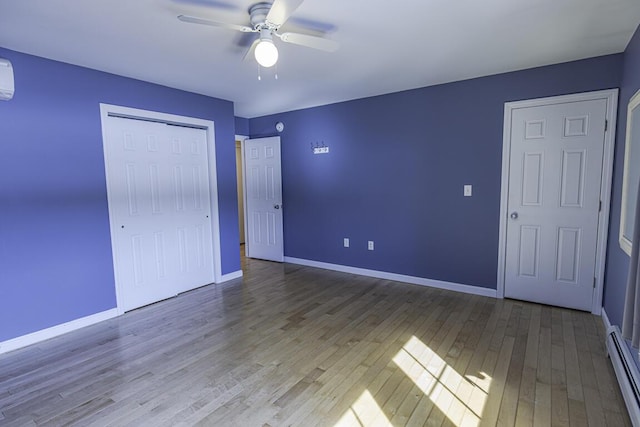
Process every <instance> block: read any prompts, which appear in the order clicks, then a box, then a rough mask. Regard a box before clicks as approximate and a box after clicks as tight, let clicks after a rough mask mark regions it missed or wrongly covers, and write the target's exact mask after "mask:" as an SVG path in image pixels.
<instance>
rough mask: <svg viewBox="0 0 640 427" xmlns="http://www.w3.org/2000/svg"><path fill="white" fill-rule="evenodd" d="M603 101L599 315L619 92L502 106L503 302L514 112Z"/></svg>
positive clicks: (596, 307)
mask: <svg viewBox="0 0 640 427" xmlns="http://www.w3.org/2000/svg"><path fill="white" fill-rule="evenodd" d="M599 99H604V100H606V101H607V111H606V120H607V127H606V129H605V133H604V152H603V157H602V180H601V182H600V201H601V203H602V205H601V209H600V212H599V214H598V237H597V239H598V240H597V242H598V243H597V248H596V259H595V274H594V275H595V279H596V283H595V288H594V289H593V299H592V305H591V313H593V314H596V315H600V312H601V311H602V292H603V289H604V268H605V262H606V254H607V238H608V232H609V211H610V202H611V184H612V179H613V157H614V146H615V136H616V117H617V110H618V89H608V90H600V91H594V92H584V93H577V94H571V95H560V96H552V97H546V98H537V99H528V100H523V101H513V102H505V104H504V123H503V136H502V180H501V194H500V232H499V245H498V277H497V279H498V280H497V288H496V294H497V297H498V298H504V287H505V270H506V254H507V253H506V250H507V241H506V239H507V219H508V218H507V217H508V212H507V208H508V206H507V204H508V194H509V169H510V164H509V162H510V157H511V117H512V114H513V111H514V110H516V109H520V108H528V107H540V106H546V105H554V104H565V103H569V102H580V101H593V100H599Z"/></svg>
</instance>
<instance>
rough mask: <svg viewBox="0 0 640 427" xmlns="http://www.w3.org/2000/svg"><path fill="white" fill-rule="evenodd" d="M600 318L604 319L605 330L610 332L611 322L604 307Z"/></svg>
mask: <svg viewBox="0 0 640 427" xmlns="http://www.w3.org/2000/svg"><path fill="white" fill-rule="evenodd" d="M600 316H601V317H602V324H603V325H604V330H605V331H608V330H609V328H610V327H611V322H610V321H609V316H607V312H606V311H604V307H602V309H601V312H600Z"/></svg>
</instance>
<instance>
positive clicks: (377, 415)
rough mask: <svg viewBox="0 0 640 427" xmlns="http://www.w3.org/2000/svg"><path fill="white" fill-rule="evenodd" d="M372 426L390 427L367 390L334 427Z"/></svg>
mask: <svg viewBox="0 0 640 427" xmlns="http://www.w3.org/2000/svg"><path fill="white" fill-rule="evenodd" d="M374 424H375V425H376V426H381V427H383V426H385V427H386V426H389V427H391V423H390V422H389V419H388V418H387V417H386V416H385V415H384V412H382V409H380V406H378V403H377V402H376V400H375V399H374V398H373V396H372V395H371V393H369V391H368V390H365V391H364V392H363V393H362V394H361V395H360V397H359V398H358V400H356V401H355V403H354V404H353V405H351V407H350V408H349V410H348V411H347V412H346V413H345V414H344V415H343V416H342V418H340V421H338V423H337V424H336V425H335V427H353V426H356V427H369V426H373V425H374Z"/></svg>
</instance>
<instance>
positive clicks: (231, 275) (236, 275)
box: [216, 270, 242, 283]
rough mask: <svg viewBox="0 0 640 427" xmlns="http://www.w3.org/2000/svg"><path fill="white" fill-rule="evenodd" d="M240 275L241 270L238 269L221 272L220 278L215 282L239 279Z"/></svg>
mask: <svg viewBox="0 0 640 427" xmlns="http://www.w3.org/2000/svg"><path fill="white" fill-rule="evenodd" d="M241 277H242V270H238V271H234V272H233V273H227V274H223V275H222V277H221V278H220V281H219V282H216V283H224V282H228V281H229V280H234V279H239V278H241Z"/></svg>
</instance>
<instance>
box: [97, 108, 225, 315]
mask: <svg viewBox="0 0 640 427" xmlns="http://www.w3.org/2000/svg"><path fill="white" fill-rule="evenodd" d="M109 116H115V117H124V118H130V119H138V120H147V121H155V122H161V123H169V124H173V125H183V126H189V127H199V128H202V129H204V130H205V131H206V132H207V139H206V142H207V161H208V166H209V192H210V194H209V196H210V197H209V200H210V210H211V218H210V219H211V232H212V233H213V236H212V241H213V273H214V282H215V283H220V282H222V281H223V278H222V267H221V266H222V260H221V252H220V251H221V250H220V219H219V211H218V183H217V178H216V177H217V174H216V157H215V128H214V122H213V121H210V120H202V119H197V118H194V117H185V116H178V115H174V114H166V113H160V112H156V111H148V110H141V109H137V108H129V107H122V106H118V105H110V104H102V103H101V104H100V118H101V122H102V125H101V126H102V142H103V150H104V151H105V153H104V157H105V161H106V160H107V158H108V155H107V152H106V150H107V145H106V141H107V137H106V130H107V127H106V126H107V123H108V120H107V118H108V117H109ZM105 168H108V165H106V164H105ZM106 181H107V182H106V185H107V199H110V192H109V182H108V180H106ZM108 205H109V226H110V230H111V233H112V237H111V238H112V239H113V238H114V237H113V230H117V228H118V226H117V224H116V223H115V222H114V220H115V217H114V214H113V212H112V211H111V210H112V206H113V203H111V201H110V200H109V203H108ZM111 250H112V259H113V264H114V271H116V272H117V271H118V266H117V262H116V259H117V257H116V253H115V251H116V245H111ZM115 276H116V277H115V280H116V283H115V285H116V286H115V288H116V301H117V312H118V315H121V314H123V313H124V305H123V299H122V298H123V297H122V295H123V292H122V289H120V286H121V284H120V283H118V278H117V274H116V275H115Z"/></svg>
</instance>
